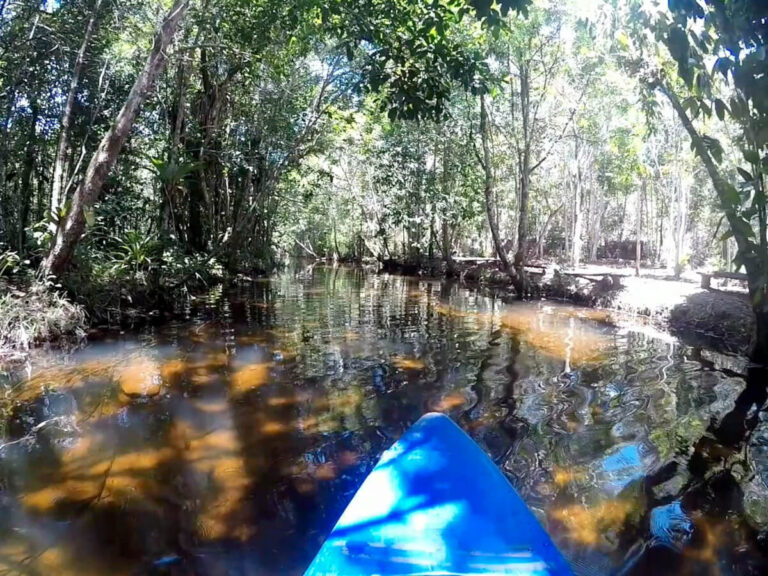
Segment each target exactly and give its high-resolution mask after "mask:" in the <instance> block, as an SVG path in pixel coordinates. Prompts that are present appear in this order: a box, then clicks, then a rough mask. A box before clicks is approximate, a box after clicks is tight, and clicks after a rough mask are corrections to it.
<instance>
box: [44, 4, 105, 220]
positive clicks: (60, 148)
mask: <svg viewBox="0 0 768 576" xmlns="http://www.w3.org/2000/svg"><path fill="white" fill-rule="evenodd" d="M101 2H102V0H94V3H93V8H92V9H91V17H90V19H89V20H88V25H87V26H86V27H85V36H83V43H82V44H81V45H80V50H78V52H77V58H75V65H74V67H73V68H72V79H71V80H70V82H69V94H67V100H66V102H65V104H64V111H63V112H62V115H61V129H60V130H59V142H58V144H57V146H56V159H55V161H54V164H53V181H52V185H51V215H52V216H53V218H54V220H56V219H58V217H59V211H60V210H61V207H62V206H63V205H64V202H65V201H66V198H64V197H63V196H64V194H63V191H64V184H65V183H66V181H67V174H66V166H67V161H68V149H69V130H70V127H71V125H72V115H73V112H74V109H75V97H76V96H77V91H78V89H79V88H80V77H81V76H82V74H83V70H84V69H85V54H86V52H87V51H88V45H89V44H90V43H91V38H93V33H94V30H95V29H96V19H97V18H98V15H99V9H100V8H101Z"/></svg>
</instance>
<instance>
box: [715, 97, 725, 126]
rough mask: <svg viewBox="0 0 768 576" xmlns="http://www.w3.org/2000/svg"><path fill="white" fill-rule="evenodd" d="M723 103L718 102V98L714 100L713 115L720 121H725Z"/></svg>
mask: <svg viewBox="0 0 768 576" xmlns="http://www.w3.org/2000/svg"><path fill="white" fill-rule="evenodd" d="M725 112H726V108H725V102H723V101H722V100H720V98H717V99H716V100H715V114H717V117H718V118H719V119H720V120H721V121H722V120H725Z"/></svg>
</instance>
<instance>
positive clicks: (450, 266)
mask: <svg viewBox="0 0 768 576" xmlns="http://www.w3.org/2000/svg"><path fill="white" fill-rule="evenodd" d="M449 142H450V139H449V138H444V139H443V165H442V178H441V185H442V188H443V190H442V192H443V194H444V195H445V197H446V198H447V197H449V196H450V193H451V183H450V170H449V165H448V143H449ZM446 212H447V210H446ZM440 250H441V252H442V255H443V261H444V262H445V270H446V274H447V275H448V276H453V274H454V273H455V271H456V264H455V262H454V261H453V254H452V253H451V251H452V246H451V233H450V231H449V230H448V215H447V214H443V215H442V218H441V230H440Z"/></svg>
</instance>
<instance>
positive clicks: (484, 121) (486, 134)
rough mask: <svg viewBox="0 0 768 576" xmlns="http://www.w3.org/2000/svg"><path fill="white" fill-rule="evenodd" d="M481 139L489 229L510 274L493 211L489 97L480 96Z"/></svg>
mask: <svg viewBox="0 0 768 576" xmlns="http://www.w3.org/2000/svg"><path fill="white" fill-rule="evenodd" d="M480 139H481V142H482V145H483V170H484V172H485V187H484V189H483V192H484V196H485V213H486V215H487V216H488V227H489V228H490V229H491V238H492V239H493V247H494V249H495V250H496V256H498V258H499V262H500V263H501V269H502V270H503V271H504V272H507V273H508V272H509V270H510V268H509V260H507V253H506V251H505V250H504V247H503V246H502V241H501V236H499V224H498V222H496V214H495V212H494V210H493V196H494V186H495V184H496V183H495V178H494V174H493V157H492V156H491V142H490V140H491V126H490V122H489V121H488V104H487V96H486V95H485V94H483V95H482V96H480Z"/></svg>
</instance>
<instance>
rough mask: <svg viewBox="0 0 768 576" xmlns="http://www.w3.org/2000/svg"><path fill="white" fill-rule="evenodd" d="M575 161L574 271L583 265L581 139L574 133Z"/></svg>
mask: <svg viewBox="0 0 768 576" xmlns="http://www.w3.org/2000/svg"><path fill="white" fill-rule="evenodd" d="M574 148H575V150H574V160H575V162H576V173H575V178H574V182H573V242H572V244H571V246H572V247H573V252H572V254H571V265H572V266H573V268H574V270H575V269H577V268H578V267H579V265H580V264H581V221H582V215H581V159H580V158H579V155H580V154H579V153H580V149H579V148H580V146H579V138H578V136H577V135H576V134H575V133H574Z"/></svg>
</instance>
